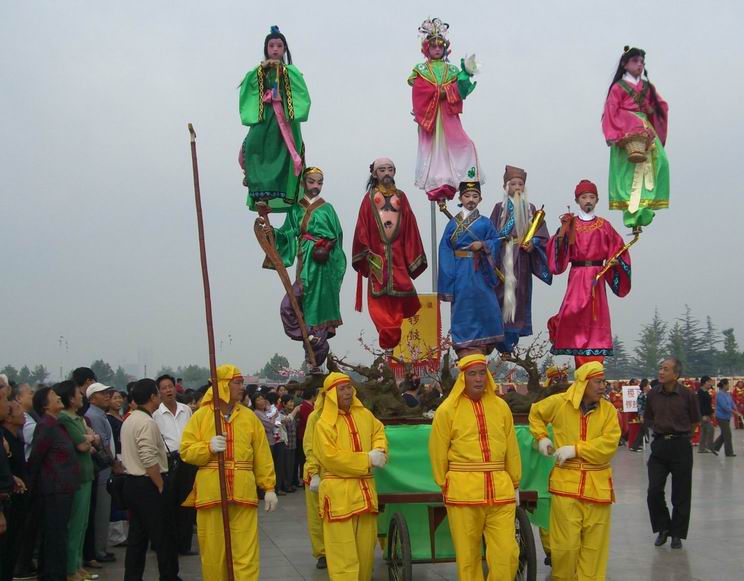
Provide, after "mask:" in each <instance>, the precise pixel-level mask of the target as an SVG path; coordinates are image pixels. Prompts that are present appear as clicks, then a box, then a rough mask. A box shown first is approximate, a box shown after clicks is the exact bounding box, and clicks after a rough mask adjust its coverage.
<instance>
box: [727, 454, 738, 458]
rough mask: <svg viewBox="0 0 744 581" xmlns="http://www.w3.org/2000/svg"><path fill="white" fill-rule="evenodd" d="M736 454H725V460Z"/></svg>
mask: <svg viewBox="0 0 744 581" xmlns="http://www.w3.org/2000/svg"><path fill="white" fill-rule="evenodd" d="M734 456H736V454H726V458H733V457H734Z"/></svg>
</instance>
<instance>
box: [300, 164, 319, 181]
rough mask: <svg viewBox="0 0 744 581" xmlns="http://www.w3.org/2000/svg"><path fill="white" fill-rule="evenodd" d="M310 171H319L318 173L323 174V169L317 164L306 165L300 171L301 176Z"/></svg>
mask: <svg viewBox="0 0 744 581" xmlns="http://www.w3.org/2000/svg"><path fill="white" fill-rule="evenodd" d="M311 173H319V174H320V175H323V170H322V169H320V168H319V167H317V166H314V165H311V166H310V167H306V168H305V169H304V171H303V172H302V177H303V178H304V177H306V176H307V175H308V174H311Z"/></svg>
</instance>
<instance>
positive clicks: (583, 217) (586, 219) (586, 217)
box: [578, 208, 596, 222]
mask: <svg viewBox="0 0 744 581" xmlns="http://www.w3.org/2000/svg"><path fill="white" fill-rule="evenodd" d="M578 216H579V220H581V221H582V222H591V221H592V220H594V218H596V216H595V215H594V210H592V211H591V212H589V213H588V214H586V213H585V212H584V210H582V209H581V208H579V214H578Z"/></svg>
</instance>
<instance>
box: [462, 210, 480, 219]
mask: <svg viewBox="0 0 744 581" xmlns="http://www.w3.org/2000/svg"><path fill="white" fill-rule="evenodd" d="M476 209H477V208H476ZM474 211H475V210H468V209H466V208H465V207H463V208H462V210H460V216H462V219H463V220H466V219H467V217H468V216H470V214H472V213H473V212H474Z"/></svg>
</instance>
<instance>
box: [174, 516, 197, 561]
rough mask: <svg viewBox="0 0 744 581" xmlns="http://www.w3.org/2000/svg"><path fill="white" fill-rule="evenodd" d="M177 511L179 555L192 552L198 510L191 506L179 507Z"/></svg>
mask: <svg viewBox="0 0 744 581" xmlns="http://www.w3.org/2000/svg"><path fill="white" fill-rule="evenodd" d="M175 511H176V530H177V531H178V541H177V543H176V544H177V547H176V548H177V549H178V552H179V553H188V552H189V551H191V544H192V542H193V539H194V525H195V524H196V509H195V508H192V507H190V506H179V507H176V508H175Z"/></svg>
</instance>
